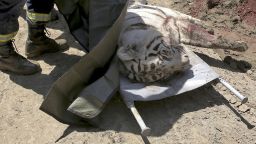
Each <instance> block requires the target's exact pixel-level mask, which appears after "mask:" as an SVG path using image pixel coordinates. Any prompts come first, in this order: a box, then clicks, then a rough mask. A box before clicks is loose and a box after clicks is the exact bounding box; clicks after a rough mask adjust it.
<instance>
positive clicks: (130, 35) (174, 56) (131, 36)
mask: <svg viewBox="0 0 256 144" xmlns="http://www.w3.org/2000/svg"><path fill="white" fill-rule="evenodd" d="M184 44H187V45H194V46H199V47H207V48H225V49H231V50H235V51H245V50H247V49H248V47H247V45H246V43H244V42H241V41H236V42H232V41H228V40H226V39H224V38H222V37H216V36H214V34H213V31H212V30H208V29H207V28H206V27H205V26H204V25H203V24H201V21H200V20H198V19H195V18H193V17H191V16H188V15H185V14H182V13H180V12H177V11H174V10H171V9H167V8H163V7H157V6H149V5H136V6H133V7H131V8H129V9H128V13H127V15H126V17H125V21H124V24H123V28H122V31H121V34H120V38H119V49H118V52H117V55H118V57H119V59H120V63H121V68H120V69H121V72H122V73H123V74H125V75H126V76H128V78H129V79H131V80H136V81H139V82H144V83H148V82H155V81H159V80H165V79H167V78H169V77H170V76H171V75H172V74H173V73H175V72H177V71H183V70H185V69H187V68H188V67H189V57H188V55H187V54H186V51H185V50H184Z"/></svg>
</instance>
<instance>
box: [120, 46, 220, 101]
mask: <svg viewBox="0 0 256 144" xmlns="http://www.w3.org/2000/svg"><path fill="white" fill-rule="evenodd" d="M186 51H187V52H188V55H189V58H190V64H191V66H192V67H191V68H190V69H188V70H186V71H184V72H183V73H181V74H179V75H177V76H175V77H172V79H170V80H168V81H167V82H165V83H160V82H157V83H154V84H150V85H146V84H144V83H133V82H131V81H130V80H129V79H128V78H126V77H121V78H120V93H121V96H122V97H123V99H124V101H125V103H126V104H127V105H128V106H130V105H131V104H133V102H134V101H152V100H160V99H163V98H166V97H170V96H174V95H178V94H181V93H184V92H187V91H191V90H194V89H196V88H198V87H201V86H203V85H205V84H207V83H209V82H211V81H213V80H215V79H217V78H219V75H218V74H217V73H216V72H214V71H213V69H212V68H211V67H210V66H209V65H208V64H207V63H205V62H204V61H203V60H202V59H201V58H199V57H198V56H197V55H196V54H194V53H193V52H191V51H189V50H187V49H186Z"/></svg>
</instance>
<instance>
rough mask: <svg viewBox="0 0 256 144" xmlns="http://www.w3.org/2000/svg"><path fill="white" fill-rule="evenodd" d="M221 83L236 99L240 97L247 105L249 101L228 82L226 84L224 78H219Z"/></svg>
mask: <svg viewBox="0 0 256 144" xmlns="http://www.w3.org/2000/svg"><path fill="white" fill-rule="evenodd" d="M218 80H219V82H220V83H222V84H223V85H224V86H225V87H226V88H228V89H229V90H230V91H231V92H232V93H234V94H235V96H236V97H238V98H239V99H240V100H241V103H246V102H247V101H248V98H247V97H245V96H243V95H242V94H241V93H239V92H238V91H237V90H236V89H235V88H234V87H233V86H231V85H230V84H229V83H228V82H226V81H225V80H224V79H222V78H218Z"/></svg>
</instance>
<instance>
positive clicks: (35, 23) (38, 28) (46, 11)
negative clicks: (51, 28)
mask: <svg viewBox="0 0 256 144" xmlns="http://www.w3.org/2000/svg"><path fill="white" fill-rule="evenodd" d="M53 5H54V0H27V22H28V39H27V42H26V55H27V57H28V58H32V57H36V56H39V55H41V54H43V53H50V52H57V51H59V50H61V49H63V48H64V46H65V47H67V45H66V41H65V40H58V41H54V40H53V39H50V38H48V37H47V36H46V35H45V24H46V23H47V22H49V21H50V20H51V13H50V12H51V10H52V8H53Z"/></svg>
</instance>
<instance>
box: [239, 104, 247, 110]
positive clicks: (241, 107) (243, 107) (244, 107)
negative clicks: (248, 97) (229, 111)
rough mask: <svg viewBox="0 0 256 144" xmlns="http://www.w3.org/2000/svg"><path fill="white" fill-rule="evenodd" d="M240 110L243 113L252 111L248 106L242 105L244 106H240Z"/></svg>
mask: <svg viewBox="0 0 256 144" xmlns="http://www.w3.org/2000/svg"><path fill="white" fill-rule="evenodd" d="M238 110H239V111H241V112H247V111H249V110H250V108H249V107H248V106H247V105H245V104H242V105H240V106H239V108H238Z"/></svg>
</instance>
